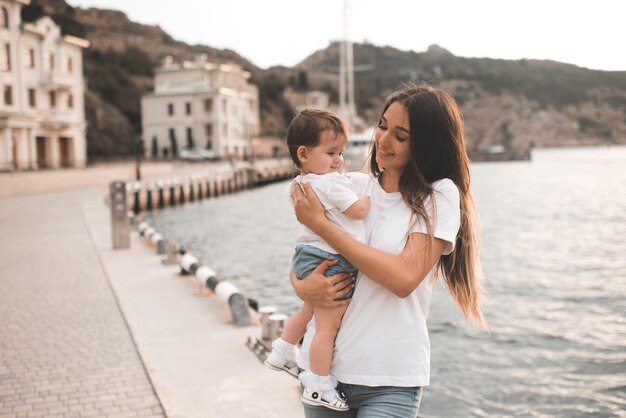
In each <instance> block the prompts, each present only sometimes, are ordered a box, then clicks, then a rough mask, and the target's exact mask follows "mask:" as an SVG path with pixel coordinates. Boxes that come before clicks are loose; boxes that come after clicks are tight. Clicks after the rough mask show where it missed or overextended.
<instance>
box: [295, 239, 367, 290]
mask: <svg viewBox="0 0 626 418" xmlns="http://www.w3.org/2000/svg"><path fill="white" fill-rule="evenodd" d="M324 260H339V261H338V262H337V264H335V265H334V266H330V267H329V268H328V270H326V273H325V275H326V277H330V276H333V275H335V274H337V273H352V275H353V276H354V277H356V274H357V273H358V270H357V269H356V267H354V266H353V265H352V264H350V262H349V261H348V260H346V259H345V258H343V257H342V256H341V255H340V254H333V253H329V252H328V251H324V250H320V249H319V248H317V247H314V246H312V245H306V244H300V245H297V246H296V252H295V254H294V255H293V260H292V269H293V272H294V273H295V275H296V277H297V278H298V279H302V278H304V277H306V276H308V275H309V274H310V273H311V272H312V271H313V270H314V269H315V268H316V267H317V266H319V265H320V263H321V262H322V261H324ZM353 293H354V288H352V289H350V292H348V294H347V295H345V296H344V297H342V298H340V299H338V300H344V299H349V298H351V297H352V294H353Z"/></svg>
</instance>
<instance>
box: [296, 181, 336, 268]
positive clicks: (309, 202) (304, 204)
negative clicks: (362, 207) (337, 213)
mask: <svg viewBox="0 0 626 418" xmlns="http://www.w3.org/2000/svg"><path fill="white" fill-rule="evenodd" d="M302 187H303V188H304V191H302V189H301V188H300V187H297V185H296V187H294V188H293V195H292V199H293V207H294V211H295V212H296V218H298V222H300V223H301V224H303V225H306V226H307V227H309V228H310V229H311V230H312V231H313V232H318V230H317V227H318V226H319V225H323V223H324V222H327V219H326V211H325V210H324V206H323V205H322V202H320V200H319V199H318V198H317V195H316V194H315V192H314V191H313V188H312V187H311V185H310V184H307V183H303V184H302ZM324 271H326V269H324Z"/></svg>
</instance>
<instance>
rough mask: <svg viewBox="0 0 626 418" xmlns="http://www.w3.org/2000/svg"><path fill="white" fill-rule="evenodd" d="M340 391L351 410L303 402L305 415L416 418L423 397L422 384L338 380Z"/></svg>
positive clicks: (315, 416) (309, 417)
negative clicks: (352, 383)
mask: <svg viewBox="0 0 626 418" xmlns="http://www.w3.org/2000/svg"><path fill="white" fill-rule="evenodd" d="M337 389H338V390H341V391H343V393H344V394H345V395H346V398H347V399H348V405H349V406H350V410H349V411H345V412H338V411H333V410H332V409H328V408H326V407H323V406H311V405H307V404H303V405H304V416H305V417H306V418H355V417H358V418H415V417H417V410H418V409H419V406H420V400H421V398H422V388H421V387H408V388H407V387H395V386H378V387H370V386H361V385H350V384H345V383H341V382H339V386H338V387H337Z"/></svg>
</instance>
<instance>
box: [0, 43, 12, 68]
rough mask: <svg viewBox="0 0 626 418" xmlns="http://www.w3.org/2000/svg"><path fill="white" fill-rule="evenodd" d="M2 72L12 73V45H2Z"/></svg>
mask: <svg viewBox="0 0 626 418" xmlns="http://www.w3.org/2000/svg"><path fill="white" fill-rule="evenodd" d="M0 71H11V45H9V44H0Z"/></svg>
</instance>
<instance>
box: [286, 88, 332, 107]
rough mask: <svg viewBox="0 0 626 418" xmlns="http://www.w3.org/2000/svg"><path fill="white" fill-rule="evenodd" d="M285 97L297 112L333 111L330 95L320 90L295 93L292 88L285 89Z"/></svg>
mask: <svg viewBox="0 0 626 418" xmlns="http://www.w3.org/2000/svg"><path fill="white" fill-rule="evenodd" d="M283 97H284V98H285V99H286V100H287V101H288V102H289V104H290V105H291V107H293V108H294V109H295V110H296V111H297V112H300V111H302V110H304V109H322V110H331V109H332V106H331V104H330V95H329V94H328V93H326V92H323V91H320V90H310V91H305V92H299V91H295V90H294V89H292V88H291V87H288V88H286V89H285V92H284V93H283Z"/></svg>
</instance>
